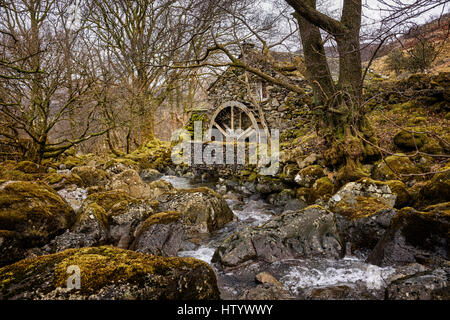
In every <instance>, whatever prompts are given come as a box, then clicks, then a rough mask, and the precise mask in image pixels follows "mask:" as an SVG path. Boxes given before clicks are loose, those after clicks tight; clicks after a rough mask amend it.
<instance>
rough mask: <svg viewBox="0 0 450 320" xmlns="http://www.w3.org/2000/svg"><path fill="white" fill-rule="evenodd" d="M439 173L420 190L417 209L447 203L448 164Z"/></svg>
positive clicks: (449, 179)
mask: <svg viewBox="0 0 450 320" xmlns="http://www.w3.org/2000/svg"><path fill="white" fill-rule="evenodd" d="M440 171H441V172H440V173H436V174H435V175H434V176H433V178H431V180H430V181H428V182H427V183H426V184H425V185H424V186H423V187H422V189H421V190H420V192H419V197H418V203H417V205H418V206H419V207H424V206H427V205H431V204H436V203H439V202H446V201H448V199H449V196H448V195H449V194H450V163H448V164H447V165H446V166H445V167H444V168H441V169H440Z"/></svg>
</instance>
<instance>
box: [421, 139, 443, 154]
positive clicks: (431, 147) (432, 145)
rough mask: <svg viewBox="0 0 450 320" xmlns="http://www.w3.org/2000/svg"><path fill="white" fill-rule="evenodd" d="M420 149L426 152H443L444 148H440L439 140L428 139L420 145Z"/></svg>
mask: <svg viewBox="0 0 450 320" xmlns="http://www.w3.org/2000/svg"><path fill="white" fill-rule="evenodd" d="M420 151H421V152H424V153H427V154H435V155H441V154H444V148H442V146H441V145H440V144H439V141H437V140H436V139H428V142H426V143H425V144H424V145H423V146H422V147H420Z"/></svg>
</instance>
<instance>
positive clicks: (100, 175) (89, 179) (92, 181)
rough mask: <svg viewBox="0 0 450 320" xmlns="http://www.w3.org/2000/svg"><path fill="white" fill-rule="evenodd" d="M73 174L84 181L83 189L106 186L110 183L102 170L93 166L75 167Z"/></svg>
mask: <svg viewBox="0 0 450 320" xmlns="http://www.w3.org/2000/svg"><path fill="white" fill-rule="evenodd" d="M72 173H73V174H76V175H77V176H79V177H80V178H81V180H82V181H83V187H85V188H87V187H92V186H105V185H106V184H107V183H108V180H109V177H108V175H107V173H106V172H105V171H104V170H102V169H97V168H95V167H91V166H82V167H75V168H73V169H72Z"/></svg>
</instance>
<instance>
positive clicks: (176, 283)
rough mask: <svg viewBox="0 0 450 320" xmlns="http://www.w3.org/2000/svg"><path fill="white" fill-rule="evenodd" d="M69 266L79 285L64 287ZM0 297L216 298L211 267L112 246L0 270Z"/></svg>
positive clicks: (80, 250)
mask: <svg viewBox="0 0 450 320" xmlns="http://www.w3.org/2000/svg"><path fill="white" fill-rule="evenodd" d="M70 266H76V268H77V269H79V271H80V289H71V290H70V289H68V288H67V283H68V279H69V277H70V274H68V270H69V267H70ZM0 299H33V300H39V299H95V300H98V299H100V300H109V299H114V300H167V299H171V300H172V299H173V300H178V299H187V300H199V299H219V290H218V287H217V280H216V276H215V274H214V271H213V270H212V269H211V267H209V266H208V265H207V264H206V263H204V262H202V261H199V260H196V259H192V258H162V257H157V256H152V255H147V254H142V253H137V252H133V251H128V250H121V249H118V248H113V247H96V248H82V249H70V250H66V251H63V252H60V253H56V254H52V255H46V256H40V257H36V258H33V259H26V260H22V261H20V262H17V263H15V264H13V265H10V266H6V267H4V268H2V269H0Z"/></svg>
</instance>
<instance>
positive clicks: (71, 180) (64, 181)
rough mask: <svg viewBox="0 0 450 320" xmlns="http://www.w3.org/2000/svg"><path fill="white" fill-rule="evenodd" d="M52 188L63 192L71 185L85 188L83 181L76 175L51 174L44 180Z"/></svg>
mask: <svg viewBox="0 0 450 320" xmlns="http://www.w3.org/2000/svg"><path fill="white" fill-rule="evenodd" d="M44 182H46V183H47V184H48V185H49V186H50V187H52V188H53V189H55V190H61V189H64V188H66V187H68V186H71V185H76V186H83V184H84V183H83V180H82V179H81V178H80V177H79V176H78V175H77V174H75V173H50V174H49V175H47V176H46V177H45V178H44Z"/></svg>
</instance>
